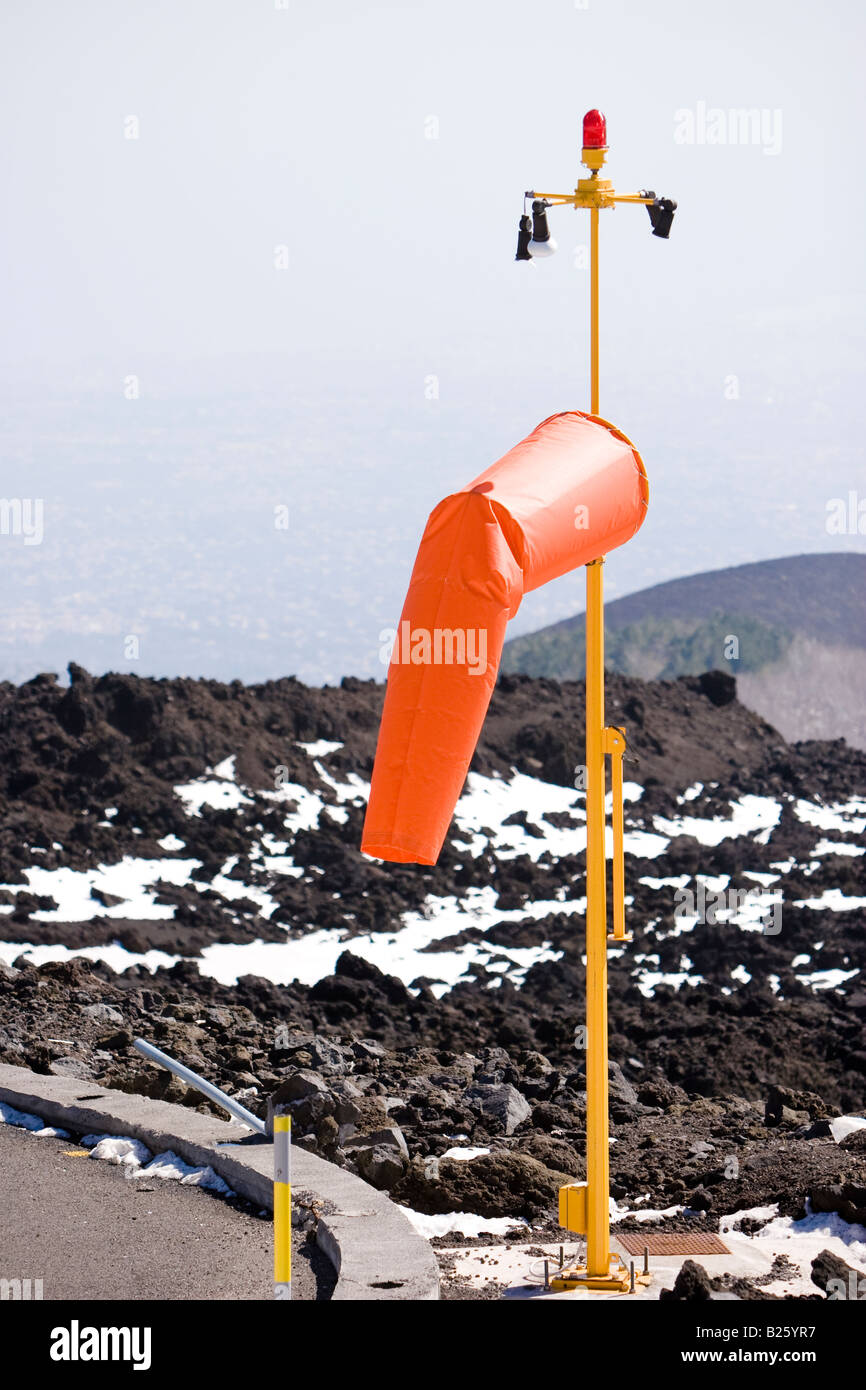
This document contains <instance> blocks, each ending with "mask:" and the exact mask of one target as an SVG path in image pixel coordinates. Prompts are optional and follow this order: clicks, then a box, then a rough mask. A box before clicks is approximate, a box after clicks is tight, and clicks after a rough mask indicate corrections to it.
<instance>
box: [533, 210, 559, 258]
mask: <svg viewBox="0 0 866 1390" xmlns="http://www.w3.org/2000/svg"><path fill="white" fill-rule="evenodd" d="M547 209H548V204H547V203H546V202H545V200H544V199H543V198H536V199H535V200H534V202H533V204H532V240H531V241H530V243H529V254H530V256H533V257H534V256H552V255H553V253H554V251H555V250H556V242H555V241H554V240H553V237H552V236H551V235H550V228H549V227H548V225H547Z"/></svg>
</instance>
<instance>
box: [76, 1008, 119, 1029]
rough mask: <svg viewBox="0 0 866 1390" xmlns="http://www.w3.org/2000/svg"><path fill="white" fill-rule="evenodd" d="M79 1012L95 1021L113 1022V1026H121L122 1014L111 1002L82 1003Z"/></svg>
mask: <svg viewBox="0 0 866 1390" xmlns="http://www.w3.org/2000/svg"><path fill="white" fill-rule="evenodd" d="M81 1012H82V1013H83V1014H84V1015H85V1017H87V1018H92V1019H93V1020H94V1022H96V1023H113V1024H114V1026H115V1028H120V1027H122V1026H123V1014H122V1013H121V1012H120V1009H115V1008H113V1007H112V1005H111V1004H84V1005H83V1006H82V1009H81Z"/></svg>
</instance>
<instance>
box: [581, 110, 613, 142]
mask: <svg viewBox="0 0 866 1390" xmlns="http://www.w3.org/2000/svg"><path fill="white" fill-rule="evenodd" d="M583 148H584V149H585V150H605V149H607V121H606V120H605V119H604V116H603V115H602V114H601V112H600V111H595V110H593V111H587V113H586V115H585V116H584V118H583Z"/></svg>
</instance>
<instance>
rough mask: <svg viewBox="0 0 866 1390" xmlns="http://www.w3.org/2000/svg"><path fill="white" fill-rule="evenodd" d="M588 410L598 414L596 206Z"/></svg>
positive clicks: (595, 212)
mask: <svg viewBox="0 0 866 1390" xmlns="http://www.w3.org/2000/svg"><path fill="white" fill-rule="evenodd" d="M589 276H590V289H589V318H590V326H589V350H590V378H591V381H590V406H589V409H590V412H591V413H592V414H593V415H597V414H598V208H590V210H589Z"/></svg>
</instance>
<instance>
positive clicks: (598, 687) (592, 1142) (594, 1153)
mask: <svg viewBox="0 0 866 1390" xmlns="http://www.w3.org/2000/svg"><path fill="white" fill-rule="evenodd" d="M593 413H595V412H593ZM603 564H604V560H603V559H599V560H594V561H593V562H592V563H591V564H589V565H587V567H586V1180H587V1194H586V1199H587V1200H586V1272H587V1276H588V1277H589V1278H590V1279H599V1278H606V1276H607V1274H608V1272H609V1268H610V1212H609V1207H608V1200H609V1198H608V1190H609V1187H610V1171H609V1170H610V1154H609V1148H608V1113H607V1107H608V1081H607V901H606V883H605V878H606V865H605V850H604V826H605V813H604V792H605V765H604V605H603V583H602V574H603V570H602V566H603Z"/></svg>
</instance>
